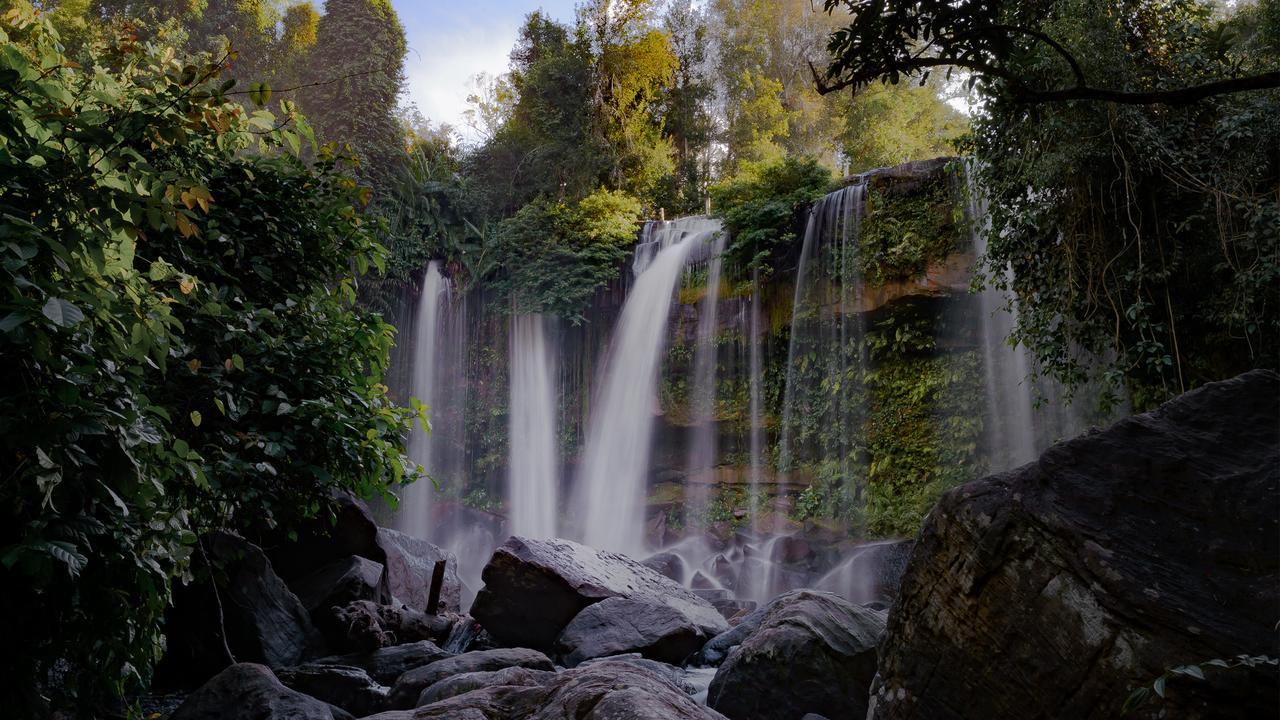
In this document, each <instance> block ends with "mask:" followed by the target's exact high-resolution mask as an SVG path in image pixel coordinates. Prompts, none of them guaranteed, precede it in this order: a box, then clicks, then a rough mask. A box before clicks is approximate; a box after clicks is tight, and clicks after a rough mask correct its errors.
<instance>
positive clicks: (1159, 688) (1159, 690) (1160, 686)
mask: <svg viewBox="0 0 1280 720" xmlns="http://www.w3.org/2000/svg"><path fill="white" fill-rule="evenodd" d="M1167 680H1168V678H1167V677H1165V676H1164V675H1161V676H1160V677H1158V678H1156V681H1155V683H1154V684H1153V685H1152V686H1151V689H1153V690H1155V691H1156V694H1157V695H1159V696H1160V697H1164V684H1165V682H1166V681H1167Z"/></svg>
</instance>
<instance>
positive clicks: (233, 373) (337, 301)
mask: <svg viewBox="0 0 1280 720" xmlns="http://www.w3.org/2000/svg"><path fill="white" fill-rule="evenodd" d="M58 42H59V41H58V37H57V35H56V33H55V32H54V31H53V30H52V29H51V27H50V26H49V25H48V24H47V22H46V21H43V20H40V19H38V18H37V17H36V16H35V14H34V13H33V12H31V11H30V10H29V9H28V10H25V11H24V10H13V11H10V12H9V13H7V14H6V15H5V16H4V18H3V21H2V22H0V43H3V46H4V50H5V51H4V52H3V53H0V94H2V95H3V96H4V97H5V103H6V112H5V113H4V114H3V115H0V168H2V169H3V172H2V173H0V178H3V179H2V180H0V256H2V257H3V264H2V267H3V269H2V270H0V272H2V273H3V275H2V277H3V278H4V282H3V295H0V362H2V363H3V366H4V367H5V368H6V369H7V372H8V373H9V374H8V376H7V378H8V380H9V382H6V383H4V385H3V387H2V388H0V448H2V449H0V458H2V460H0V463H2V467H0V474H2V476H3V478H4V481H3V484H2V485H0V526H2V528H3V529H0V585H2V586H3V587H4V588H5V592H4V594H3V597H2V598H0V613H3V616H4V617H5V618H6V620H7V623H8V626H9V628H10V631H9V635H8V637H7V639H8V641H9V643H10V644H11V650H12V651H11V652H9V653H7V654H6V662H7V664H8V665H9V667H8V668H7V671H6V682H5V687H6V691H9V692H13V693H15V694H17V693H26V695H25V696H24V697H21V698H18V699H17V700H16V702H15V703H14V704H11V705H9V707H10V708H11V709H13V708H18V709H19V715H21V714H22V711H21V709H22V708H29V707H30V705H31V704H32V702H33V698H34V697H35V695H36V694H37V693H38V692H44V693H46V694H47V695H48V696H49V697H50V698H51V699H52V701H53V702H54V704H58V705H61V704H66V703H70V702H79V703H81V704H90V703H94V702H97V701H100V700H101V699H103V698H104V697H108V696H119V695H120V694H122V693H124V692H126V691H127V690H129V689H131V688H135V687H137V686H138V685H139V684H140V683H143V682H145V681H146V679H147V677H148V674H149V671H150V668H151V666H152V665H153V663H154V662H155V660H156V659H157V657H158V655H159V653H160V652H161V649H162V646H163V639H162V637H161V634H160V632H161V631H160V619H161V616H162V613H163V611H164V609H165V607H166V605H167V603H168V600H169V597H170V584H171V582H172V580H173V579H174V578H176V577H181V576H183V574H184V573H185V572H186V568H187V565H188V562H187V561H188V559H189V555H190V553H191V550H192V547H193V544H194V542H195V540H196V538H197V536H198V535H199V534H200V533H202V532H204V531H206V530H208V529H211V528H214V527H232V528H239V529H242V530H244V531H246V532H251V531H254V530H259V529H265V528H282V529H287V528H289V527H290V526H291V525H293V524H294V523H296V522H297V521H298V520H300V519H301V518H303V517H304V516H310V515H315V514H317V513H320V512H322V511H323V510H324V509H325V508H326V507H327V502H326V501H327V499H328V498H329V497H330V495H329V493H330V492H331V491H332V490H333V489H336V488H341V489H345V490H349V491H352V492H355V493H357V494H361V495H370V494H372V493H375V492H377V491H380V490H383V489H384V488H385V487H386V484H387V483H388V482H391V481H395V480H399V479H402V478H405V477H406V471H407V466H406V463H405V460H404V459H403V456H402V454H401V453H400V445H401V438H402V436H403V434H404V433H405V432H406V431H407V430H408V428H409V424H410V422H411V418H410V413H408V411H405V410H401V409H398V408H396V407H395V406H394V405H393V404H392V403H391V402H390V400H389V399H388V398H387V394H386V388H385V387H384V386H383V385H382V384H381V381H380V378H381V375H382V373H383V371H384V369H385V367H386V363H387V355H388V350H389V346H390V344H391V339H392V329H391V328H390V327H389V326H387V325H386V324H384V323H383V322H382V321H381V320H379V319H378V318H377V317H374V316H370V315H366V314H362V313H359V312H356V311H354V310H353V309H352V305H351V301H352V300H353V299H354V296H355V276H354V275H353V272H352V268H353V267H354V269H355V270H357V271H359V272H363V271H365V270H366V269H368V268H369V267H370V265H371V264H376V263H379V262H380V258H381V255H382V250H381V248H380V247H379V246H378V245H377V244H376V243H375V242H374V241H373V240H372V238H371V235H370V233H369V226H368V223H367V222H366V220H365V219H364V218H363V217H362V216H361V214H360V212H359V211H358V209H357V208H358V207H360V206H361V205H362V204H363V201H364V200H365V198H366V197H367V196H366V194H365V193H364V191H362V190H361V189H360V188H358V187H357V186H356V184H355V182H354V181H352V180H351V179H350V178H348V177H346V176H344V175H343V174H342V173H341V172H339V171H338V170H337V167H336V162H337V160H338V159H337V158H336V157H334V156H333V154H332V153H331V152H329V151H327V150H323V149H322V150H320V151H319V152H318V153H317V157H318V160H317V162H316V164H315V165H314V166H313V167H308V166H306V165H304V164H303V163H302V162H301V161H300V160H299V159H298V157H297V155H298V154H299V153H300V151H301V149H302V144H303V141H304V140H306V139H307V136H308V133H307V131H306V128H305V125H301V124H299V119H298V118H297V117H295V116H293V115H291V114H289V113H288V109H287V106H286V115H285V116H284V117H281V118H276V117H274V116H272V115H271V114H269V113H266V112H263V111H258V112H248V111H246V110H245V108H243V107H242V106H240V105H238V104H236V103H234V102H232V101H231V100H230V99H229V97H228V96H227V94H226V93H227V92H228V91H229V90H230V89H231V84H230V83H224V82H222V81H221V80H220V74H221V73H222V71H223V69H224V68H223V67H222V66H220V65H218V64H216V63H211V62H206V61H197V62H191V63H187V62H184V61H182V60H180V59H178V58H177V57H176V53H175V51H174V50H173V49H172V48H171V47H167V46H166V45H165V44H164V39H163V36H158V38H157V39H156V40H153V41H148V42H145V43H143V42H139V41H138V40H137V39H136V36H135V35H133V34H125V35H124V36H123V37H120V38H119V39H117V40H115V41H113V42H110V43H108V44H105V45H100V46H96V47H94V48H92V53H93V57H94V58H95V62H94V63H93V65H92V66H86V67H81V66H79V65H76V64H75V63H72V62H71V61H70V60H68V59H67V58H66V57H65V56H63V54H62V50H61V47H60V46H59V44H58ZM295 125H296V126H297V130H296V131H295V130H293V129H290V128H291V127H292V126H295ZM55 668H56V670H57V672H56V680H54V681H50V678H51V676H50V674H49V673H50V671H51V670H53V669H55Z"/></svg>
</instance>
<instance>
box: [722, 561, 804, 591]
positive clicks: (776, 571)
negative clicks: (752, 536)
mask: <svg viewBox="0 0 1280 720" xmlns="http://www.w3.org/2000/svg"><path fill="white" fill-rule="evenodd" d="M808 584H809V574H808V573H806V572H803V571H799V570H795V569H792V568H789V567H786V566H783V565H778V564H777V563H772V562H769V561H768V560H764V559H761V558H759V557H749V558H747V559H745V560H743V561H742V563H741V564H740V565H739V566H738V576H737V578H736V579H735V581H734V583H733V591H734V593H735V594H736V595H737V596H738V597H751V596H755V597H774V596H776V595H778V594H780V593H783V592H786V591H787V590H790V589H792V588H800V587H806V586H807V585H808Z"/></svg>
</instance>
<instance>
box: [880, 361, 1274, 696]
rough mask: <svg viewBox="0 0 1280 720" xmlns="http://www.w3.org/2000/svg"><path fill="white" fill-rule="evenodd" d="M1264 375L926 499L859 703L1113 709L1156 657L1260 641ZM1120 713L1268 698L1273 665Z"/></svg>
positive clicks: (1268, 383)
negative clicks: (931, 501)
mask: <svg viewBox="0 0 1280 720" xmlns="http://www.w3.org/2000/svg"><path fill="white" fill-rule="evenodd" d="M1278 428H1280V376H1277V375H1276V374H1275V373H1272V372H1267V371H1254V372H1251V373H1247V374H1245V375H1242V376H1240V377H1238V378H1235V379H1233V380H1230V381H1227V382H1221V383H1215V384H1212V385H1208V386H1206V387H1204V388H1201V389H1199V390H1196V391H1194V392H1191V393H1188V394H1186V395H1184V396H1183V397H1181V398H1179V399H1177V400H1175V401H1173V402H1170V403H1168V404H1166V405H1164V406H1163V407H1161V408H1159V409H1158V410H1156V411H1154V412H1152V413H1148V414H1145V415H1138V416H1134V417H1131V418H1128V419H1125V420H1122V421H1120V422H1119V423H1117V424H1115V425H1114V426H1112V427H1110V428H1108V429H1106V430H1103V431H1100V432H1095V433H1093V434H1088V435H1084V436H1082V437H1079V438H1076V439H1074V440H1071V441H1068V442H1064V443H1060V444H1058V445H1055V446H1054V447H1052V448H1050V449H1049V450H1048V451H1047V452H1046V453H1045V454H1044V455H1043V456H1042V457H1041V458H1040V459H1039V460H1038V461H1036V462H1034V463H1030V464H1028V465H1026V466H1024V467H1022V468H1019V469H1017V470H1014V471H1011V472H1008V473H1004V474H1001V475H995V476H992V477H989V478H986V479H984V480H980V481H977V482H973V483H970V484H968V485H965V486H963V487H960V488H957V489H955V490H953V491H952V492H950V493H948V494H947V495H946V496H944V497H943V499H942V500H941V502H940V503H939V504H938V506H937V507H936V508H935V509H934V511H933V513H932V514H931V515H930V517H929V519H928V521H927V523H926V525H925V528H924V530H923V532H922V534H921V537H920V540H919V543H918V545H917V547H916V550H915V553H914V554H913V556H912V558H911V561H910V564H909V566H908V568H907V572H906V575H905V577H904V578H903V581H902V589H901V593H900V594H899V596H898V601H897V604H896V605H894V607H893V610H892V612H891V614H890V619H889V628H888V634H887V636H886V638H885V641H884V644H883V645H882V653H883V654H882V657H881V662H880V681H879V682H878V684H877V687H876V688H874V689H873V696H874V697H873V702H874V707H873V710H872V713H871V715H870V717H872V718H876V719H877V720H897V719H899V718H928V719H930V720H935V719H937V720H946V719H949V718H974V719H975V720H976V719H977V718H982V719H983V720H1000V719H1002V718H1010V719H1013V718H1017V719H1018V720H1027V719H1030V718H1068V717H1069V718H1115V717H1120V715H1121V707H1122V706H1123V705H1124V703H1125V701H1126V699H1127V698H1128V697H1129V695H1130V694H1131V692H1132V690H1133V689H1134V688H1135V687H1141V686H1150V685H1151V683H1152V682H1153V681H1154V680H1155V679H1156V678H1157V677H1159V676H1160V675H1162V674H1163V673H1165V672H1166V671H1167V670H1168V669H1169V668H1171V667H1174V666H1179V665H1184V664H1195V663H1203V662H1205V661H1208V660H1212V659H1215V658H1227V659H1230V658H1233V657H1235V656H1237V655H1239V654H1242V653H1248V654H1251V655H1271V656H1276V655H1277V654H1278V653H1277V639H1276V633H1275V628H1276V622H1277V620H1278V619H1280V441H1278ZM1204 675H1205V679H1204V680H1197V679H1192V678H1187V677H1181V676H1178V677H1175V678H1174V679H1172V680H1170V681H1169V682H1168V685H1167V688H1166V694H1167V698H1166V699H1164V700H1162V701H1160V702H1159V703H1156V704H1151V705H1148V706H1146V707H1144V708H1142V709H1141V710H1140V711H1139V712H1137V713H1134V714H1131V715H1130V717H1156V716H1157V714H1162V715H1160V716H1163V717H1171V718H1172V717H1177V718H1192V719H1195V718H1242V717H1275V716H1276V708H1277V706H1276V698H1277V696H1278V695H1280V686H1278V684H1277V677H1276V673H1275V672H1274V668H1273V667H1264V668H1259V669H1256V670H1250V669H1248V668H1236V669H1229V670H1227V669H1221V668H1217V667H1213V666H1209V667H1206V668H1205V669H1204Z"/></svg>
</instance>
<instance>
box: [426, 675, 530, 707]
mask: <svg viewBox="0 0 1280 720" xmlns="http://www.w3.org/2000/svg"><path fill="white" fill-rule="evenodd" d="M554 675H555V672H554V671H550V670H530V669H529V668H527V667H521V666H519V665H517V666H514V667H507V668H502V669H501V670H485V671H479V672H469V673H462V674H461V675H453V676H451V677H447V678H444V679H443V680H438V681H436V682H435V683H433V684H432V685H429V686H427V688H426V689H424V690H423V691H422V693H421V694H419V695H418V703H417V704H418V706H419V707H421V706H423V705H430V704H431V703H434V702H440V701H441V700H448V699H449V698H451V697H454V696H456V695H461V694H463V693H469V692H471V691H472V690H478V689H480V688H485V687H491V686H511V687H535V686H539V685H543V684H545V683H546V682H547V681H548V680H549V679H550V678H551V677H553V676H554Z"/></svg>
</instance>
